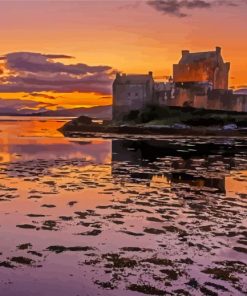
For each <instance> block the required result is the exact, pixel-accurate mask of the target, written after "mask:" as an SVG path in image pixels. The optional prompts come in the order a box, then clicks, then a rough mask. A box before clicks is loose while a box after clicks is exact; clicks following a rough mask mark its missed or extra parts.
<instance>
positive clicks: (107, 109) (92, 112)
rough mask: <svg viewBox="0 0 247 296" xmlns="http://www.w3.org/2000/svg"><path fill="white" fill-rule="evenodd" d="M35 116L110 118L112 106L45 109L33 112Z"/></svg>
mask: <svg viewBox="0 0 247 296" xmlns="http://www.w3.org/2000/svg"><path fill="white" fill-rule="evenodd" d="M34 115H35V116H64V117H78V116H82V115H84V116H89V117H92V118H97V119H111V117H112V106H97V107H91V108H84V107H81V108H74V109H63V110H56V111H45V112H40V113H35V114H34Z"/></svg>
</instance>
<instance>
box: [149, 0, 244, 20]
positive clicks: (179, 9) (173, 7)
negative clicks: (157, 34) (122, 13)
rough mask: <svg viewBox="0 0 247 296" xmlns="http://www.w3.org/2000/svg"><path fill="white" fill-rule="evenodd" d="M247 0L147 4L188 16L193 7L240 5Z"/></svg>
mask: <svg viewBox="0 0 247 296" xmlns="http://www.w3.org/2000/svg"><path fill="white" fill-rule="evenodd" d="M242 3H246V0H234V1H233V0H148V1H147V4H148V5H150V6H152V7H153V8H154V9H156V10H158V11H160V12H162V13H163V14H167V15H171V16H176V17H181V18H183V17H187V16H189V14H188V13H187V12H188V11H190V10H193V9H210V8H213V7H216V6H238V5H240V4H242Z"/></svg>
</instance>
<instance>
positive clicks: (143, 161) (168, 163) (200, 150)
mask: <svg viewBox="0 0 247 296" xmlns="http://www.w3.org/2000/svg"><path fill="white" fill-rule="evenodd" d="M246 152H247V144H246V143H245V142H244V141H243V142H242V143H241V141H239V140H238V142H237V141H235V140H224V141H223V140H214V141H209V140H207V141H205V140H200V141H196V140H195V141H193V140H191V139H188V141H187V140H186V139H183V140H179V139H167V140H153V139H152V140H112V174H113V176H115V177H118V178H119V177H121V176H122V178H124V179H126V178H128V181H130V182H135V183H136V182H146V183H147V184H151V183H153V182H157V183H160V186H167V187H170V188H171V189H174V190H175V188H176V187H177V184H180V186H182V185H183V184H184V185H185V187H186V184H187V185H190V186H197V187H207V188H212V190H215V191H217V192H219V193H223V194H224V193H226V185H227V184H226V180H228V178H229V176H230V174H231V172H232V171H244V170H246V169H247V164H246V165H243V163H242V161H241V157H242V156H245V157H246ZM175 184H176V186H175Z"/></svg>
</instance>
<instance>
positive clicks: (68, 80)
mask: <svg viewBox="0 0 247 296" xmlns="http://www.w3.org/2000/svg"><path fill="white" fill-rule="evenodd" d="M57 59H72V57H71V56H67V55H62V54H41V53H32V52H14V53H8V54H6V55H5V56H2V57H1V61H2V63H3V65H4V68H5V69H4V71H2V72H0V93H1V92H2V93H3V92H6V93H15V92H28V93H31V92H32V93H34V92H41V91H52V92H75V91H78V92H94V93H100V94H103V95H108V94H110V93H111V83H112V74H113V73H114V71H113V69H112V68H111V67H110V66H105V65H99V66H90V65H87V64H84V63H77V64H64V63H62V62H58V61H56V60H57Z"/></svg>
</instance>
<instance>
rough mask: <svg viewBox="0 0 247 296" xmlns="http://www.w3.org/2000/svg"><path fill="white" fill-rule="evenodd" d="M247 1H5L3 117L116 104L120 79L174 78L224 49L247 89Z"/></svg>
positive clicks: (0, 27) (0, 67) (0, 12)
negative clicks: (195, 55) (184, 66)
mask: <svg viewBox="0 0 247 296" xmlns="http://www.w3.org/2000/svg"><path fill="white" fill-rule="evenodd" d="M246 13H247V0H141V1H136V0H110V1H108V0H97V1H96V0H90V1H84V0H80V1H72V0H70V1H68V0H67V1H65V0H63V1H58V0H52V1H48V0H47V1H46V0H33V1H22V0H18V1H17V0H16V1H11V0H8V1H1V0H0V36H1V46H0V111H1V110H2V109H6V110H7V109H8V110H12V109H16V110H24V109H25V110H26V109H27V110H30V109H31V110H41V111H42V110H46V109H51V110H56V109H61V108H76V107H82V106H84V107H90V106H100V105H109V104H111V100H112V98H111V86H112V81H113V79H114V76H115V74H116V72H117V71H119V72H125V73H147V72H148V71H153V73H154V77H155V78H157V79H165V77H166V76H169V75H172V65H173V64H175V63H177V62H178V60H179V59H180V57H181V50H182V49H189V50H191V51H207V50H214V49H215V47H216V46H220V47H222V54H223V57H224V59H225V61H229V62H231V72H230V86H231V87H235V88H243V87H246V88H247V54H246V52H247V39H246V29H247V25H246Z"/></svg>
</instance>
